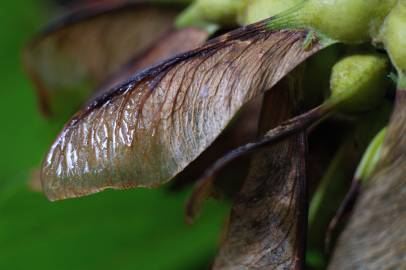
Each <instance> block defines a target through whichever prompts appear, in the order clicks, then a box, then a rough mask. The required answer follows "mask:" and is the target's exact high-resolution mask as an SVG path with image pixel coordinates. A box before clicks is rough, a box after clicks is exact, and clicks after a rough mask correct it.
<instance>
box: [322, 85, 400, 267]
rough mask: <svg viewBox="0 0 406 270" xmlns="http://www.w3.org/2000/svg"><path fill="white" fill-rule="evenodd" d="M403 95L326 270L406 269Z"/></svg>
mask: <svg viewBox="0 0 406 270" xmlns="http://www.w3.org/2000/svg"><path fill="white" fill-rule="evenodd" d="M405 105H406V91H402V90H398V95H397V100H396V106H395V110H394V113H393V115H392V119H391V122H390V124H389V127H388V131H387V136H386V139H385V142H384V145H383V149H382V158H381V161H380V162H379V164H378V166H377V169H376V172H375V173H374V176H373V177H372V179H371V181H370V182H369V183H368V185H367V186H366V187H365V189H364V190H361V196H360V198H359V199H358V203H357V204H356V206H355V210H354V214H353V216H352V218H351V220H350V222H349V224H348V226H347V228H346V229H345V231H344V232H343V234H342V235H341V237H340V239H339V242H338V246H337V248H336V251H335V254H334V257H333V260H332V263H331V264H330V267H329V269H406V256H405V254H406V230H405V228H406V200H405V198H406V185H405V183H406V182H405V181H406V155H405V153H406V106H405Z"/></svg>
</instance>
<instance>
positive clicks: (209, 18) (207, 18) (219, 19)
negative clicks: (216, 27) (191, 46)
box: [176, 0, 243, 27]
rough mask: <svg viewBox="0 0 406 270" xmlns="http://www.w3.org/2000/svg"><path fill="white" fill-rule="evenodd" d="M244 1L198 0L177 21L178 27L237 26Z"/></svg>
mask: <svg viewBox="0 0 406 270" xmlns="http://www.w3.org/2000/svg"><path fill="white" fill-rule="evenodd" d="M242 5H243V0H196V1H195V2H194V3H193V4H192V5H191V6H189V7H188V8H187V9H186V10H185V11H184V12H183V13H182V14H181V15H180V16H179V18H178V19H177V22H176V24H177V26H178V27H185V26H196V25H198V26H199V25H204V24H208V23H211V24H213V23H214V24H221V25H233V24H236V17H237V13H238V11H239V10H241V7H242Z"/></svg>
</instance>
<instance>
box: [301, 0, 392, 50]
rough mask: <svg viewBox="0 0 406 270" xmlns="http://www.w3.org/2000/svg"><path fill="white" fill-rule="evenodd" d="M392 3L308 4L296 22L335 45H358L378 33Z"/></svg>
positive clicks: (311, 0)
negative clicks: (339, 43) (319, 33)
mask: <svg viewBox="0 0 406 270" xmlns="http://www.w3.org/2000/svg"><path fill="white" fill-rule="evenodd" d="M395 4H396V0H308V1H307V2H306V4H305V5H304V7H303V8H302V9H301V11H300V20H301V21H302V22H304V23H305V25H308V26H310V27H312V28H314V29H316V30H318V31H320V32H322V33H324V34H326V35H327V36H329V37H330V38H333V39H335V40H337V41H340V42H344V43H361V42H365V41H368V40H369V39H370V37H371V36H375V35H376V34H377V32H378V31H379V29H380V27H381V25H382V23H383V21H384V19H385V17H386V16H387V14H388V13H389V12H390V10H391V9H392V8H393V7H394V6H395Z"/></svg>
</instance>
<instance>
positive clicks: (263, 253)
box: [214, 89, 307, 270]
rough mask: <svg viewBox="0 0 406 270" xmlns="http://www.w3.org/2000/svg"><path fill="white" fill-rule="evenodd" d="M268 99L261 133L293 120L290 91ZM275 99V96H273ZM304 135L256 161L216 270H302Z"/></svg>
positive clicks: (234, 210) (256, 157)
mask: <svg viewBox="0 0 406 270" xmlns="http://www.w3.org/2000/svg"><path fill="white" fill-rule="evenodd" d="M279 90H285V91H279V92H280V93H279V95H276V94H275V95H270V94H268V95H267V97H266V99H265V101H266V102H265V103H264V108H263V114H262V117H261V124H260V129H261V130H263V131H266V130H267V129H270V128H272V127H273V126H274V125H275V124H276V123H278V122H281V121H283V120H286V119H288V118H290V117H291V116H292V112H293V111H294V110H295V106H294V101H293V100H294V98H293V97H289V91H288V89H279ZM271 94H274V93H271ZM305 156H306V135H305V134H304V133H299V134H298V135H293V136H292V137H290V138H288V139H286V140H285V141H283V142H281V143H278V144H276V145H274V146H272V147H268V148H266V149H264V150H262V151H261V152H260V153H258V154H256V155H254V157H253V160H252V162H251V166H250V172H249V174H248V177H247V179H246V181H245V183H244V186H243V188H242V190H241V191H240V193H239V195H238V196H237V198H236V200H235V202H234V204H233V208H232V211H231V216H230V222H229V228H228V234H227V236H226V239H225V241H224V243H223V245H222V247H221V249H220V252H219V254H218V256H217V258H216V261H215V264H214V269H216V270H219V269H222V270H223V269H303V266H304V250H305V235H306V224H307V218H306V211H307V207H306V205H307V202H306V179H305V171H306V170H305Z"/></svg>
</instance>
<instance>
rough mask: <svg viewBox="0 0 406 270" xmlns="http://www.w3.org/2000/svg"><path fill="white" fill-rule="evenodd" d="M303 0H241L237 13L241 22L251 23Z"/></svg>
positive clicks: (273, 14)
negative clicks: (241, 3)
mask: <svg viewBox="0 0 406 270" xmlns="http://www.w3.org/2000/svg"><path fill="white" fill-rule="evenodd" d="M302 1H303V0H273V1H270V0H243V5H242V6H241V9H240V11H239V14H238V21H239V22H240V23H241V24H251V23H254V22H258V21H261V20H264V19H266V18H269V17H272V16H275V15H276V14H279V13H281V12H283V11H285V10H287V9H289V8H291V7H293V6H295V5H296V4H299V3H301V2H302Z"/></svg>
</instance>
